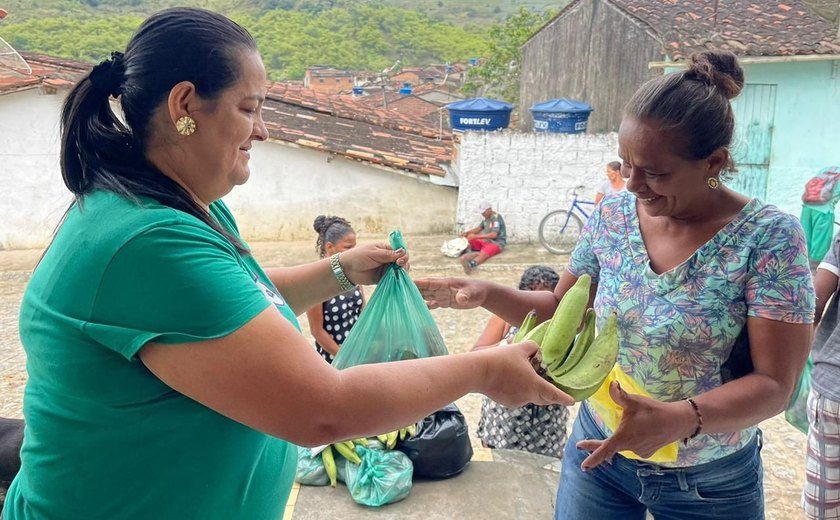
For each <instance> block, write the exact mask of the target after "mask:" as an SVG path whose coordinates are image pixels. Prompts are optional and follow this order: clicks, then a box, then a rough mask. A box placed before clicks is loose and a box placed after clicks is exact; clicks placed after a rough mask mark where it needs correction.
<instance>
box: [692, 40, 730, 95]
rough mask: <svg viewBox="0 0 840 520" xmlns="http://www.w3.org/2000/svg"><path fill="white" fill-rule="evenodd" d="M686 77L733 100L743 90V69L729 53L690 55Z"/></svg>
mask: <svg viewBox="0 0 840 520" xmlns="http://www.w3.org/2000/svg"><path fill="white" fill-rule="evenodd" d="M686 76H688V77H690V78H693V79H696V80H698V81H702V82H703V83H705V84H707V85H709V86H711V87H715V88H717V89H718V90H719V91H720V93H721V94H723V95H724V96H725V97H726V99H733V98H734V97H736V96H737V95H738V94H740V93H741V89H743V88H744V69H742V68H741V65H739V64H738V58H737V57H736V56H735V55H734V54H732V53H731V52H729V51H703V52H697V53H694V54H692V55H691V57H690V58H689V64H688V70H687V71H686Z"/></svg>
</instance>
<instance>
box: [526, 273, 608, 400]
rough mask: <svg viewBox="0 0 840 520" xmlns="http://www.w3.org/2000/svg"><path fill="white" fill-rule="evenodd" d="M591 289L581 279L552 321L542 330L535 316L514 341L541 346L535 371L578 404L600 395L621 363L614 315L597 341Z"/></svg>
mask: <svg viewBox="0 0 840 520" xmlns="http://www.w3.org/2000/svg"><path fill="white" fill-rule="evenodd" d="M591 283H592V280H591V278H590V277H589V275H586V274H584V275H581V276H580V277H579V278H578V280H577V283H575V285H574V286H573V287H572V288H571V289H569V290H568V291H567V292H566V294H565V295H564V296H563V298H562V299H561V300H560V304H559V305H558V306H557V310H556V311H555V312H554V316H553V317H552V318H551V319H550V320H548V321H544V322H542V323H540V324H537V313H536V312H535V311H531V312H529V313H528V315H527V316H526V317H525V320H524V321H523V322H522V326H521V327H520V328H519V332H517V334H516V336H514V338H513V342H514V343H517V342H521V341H524V340H532V341H534V342H536V343H537V344H539V346H540V350H539V351H538V352H537V354H536V355H535V356H534V357H533V358H532V359H531V364H532V365H534V369H535V370H536V371H537V373H539V374H540V375H541V376H542V377H543V378H545V379H547V380H548V381H551V382H552V383H554V385H555V386H557V387H558V388H559V389H560V390H563V391H564V392H566V393H567V394H569V395H570V396H572V397H573V398H574V399H575V400H576V401H582V400H584V399H586V398H588V397H590V396H591V395H592V394H594V393H595V391H596V390H598V387H600V386H601V384H602V383H603V382H604V380H605V379H606V378H607V376H608V375H609V373H610V370H612V367H613V365H614V364H615V361H616V358H617V357H618V317H617V316H616V315H615V314H612V315H610V316H608V317H607V319H606V322H605V323H604V327H603V328H602V329H601V331H600V333H599V334H598V335H597V336H596V335H595V310H594V309H592V308H587V305H588V304H589V287H590V285H591ZM581 324H583V327H582V329H581ZM579 329H581V330H580V333H578V330H579Z"/></svg>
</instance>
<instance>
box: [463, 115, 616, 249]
mask: <svg viewBox="0 0 840 520" xmlns="http://www.w3.org/2000/svg"><path fill="white" fill-rule="evenodd" d="M617 152H618V134H616V133H611V134H600V135H590V134H551V133H520V132H514V131H506V132H493V133H484V132H466V133H464V134H463V136H462V139H461V146H460V150H459V151H458V178H459V179H460V194H459V198H458V217H457V221H458V227H459V229H461V230H463V229H468V228H471V227H475V226H476V225H478V223H479V222H480V221H481V215H480V214H479V211H478V203H479V202H480V201H481V200H482V199H486V200H487V201H489V202H490V203H491V204H492V205H493V207H494V209H496V211H498V212H499V213H501V215H502V217H504V219H505V224H506V226H507V234H508V241H509V242H530V241H536V240H538V238H537V230H538V227H539V224H540V220H542V218H543V216H545V214H546V213H548V212H549V211H551V210H555V209H561V208H564V207H567V205H568V202H569V201H568V200H567V193H568V191H569V190H570V189H572V188H574V187H575V186H578V185H584V186H586V187H587V188H586V189H585V190H583V191H582V195H583V196H584V198H586V199H588V200H592V199H594V197H595V190H596V189H597V188H598V186H600V185H601V183H603V182H604V181H605V180H606V178H607V177H606V173H605V170H606V165H607V163H609V162H611V161H616V160H618V155H617Z"/></svg>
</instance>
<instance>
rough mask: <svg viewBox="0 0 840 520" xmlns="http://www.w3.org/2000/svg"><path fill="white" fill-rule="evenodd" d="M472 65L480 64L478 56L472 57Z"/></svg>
mask: <svg viewBox="0 0 840 520" xmlns="http://www.w3.org/2000/svg"><path fill="white" fill-rule="evenodd" d="M470 65H478V58H470Z"/></svg>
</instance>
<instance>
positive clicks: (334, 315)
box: [306, 215, 365, 363]
mask: <svg viewBox="0 0 840 520" xmlns="http://www.w3.org/2000/svg"><path fill="white" fill-rule="evenodd" d="M313 227H314V228H315V231H317V232H318V240H317V242H316V243H315V250H316V251H318V254H319V255H320V256H321V258H326V257H328V256H332V255H334V254H336V253H341V252H343V251H347V250H348V249H352V248H354V247H356V232H355V231H354V230H353V228H352V227H351V226H350V222H348V221H346V220H344V219H343V218H341V217H332V216H329V217H328V216H324V215H319V216H318V217H317V218H316V219H315V222H314V224H313ZM364 305H365V293H364V292H363V290H362V287H361V286H360V285H357V286H356V287H354V288H352V289H350V290H349V291H347V292H345V293H342V294H339V295H338V296H336V297H334V298H332V299H330V300H328V301H325V302H323V303H322V304H321V305H316V306H315V307H312V308H311V309H309V311H307V312H306V317H307V318H308V320H309V330H310V332H312V337H314V338H315V350H317V351H318V353H319V354H321V357H322V358H324V359H326V360H327V362H328V363H332V361H333V358H334V357H335V355H336V354H337V353H338V349H339V348H340V347H341V344H342V343H344V340H346V339H347V334H348V333H349V332H350V329H351V328H353V325H354V324H355V323H356V320H358V319H359V313H360V312H362V307H364Z"/></svg>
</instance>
